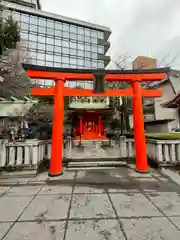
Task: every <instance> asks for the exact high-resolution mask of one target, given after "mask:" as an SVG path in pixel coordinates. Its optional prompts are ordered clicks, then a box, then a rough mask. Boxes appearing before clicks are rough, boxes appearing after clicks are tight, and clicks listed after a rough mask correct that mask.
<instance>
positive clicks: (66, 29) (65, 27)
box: [63, 23, 69, 32]
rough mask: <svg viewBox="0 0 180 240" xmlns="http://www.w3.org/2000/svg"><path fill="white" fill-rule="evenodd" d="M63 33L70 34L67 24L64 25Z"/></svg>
mask: <svg viewBox="0 0 180 240" xmlns="http://www.w3.org/2000/svg"><path fill="white" fill-rule="evenodd" d="M63 31H65V32H69V25H68V24H66V23H63Z"/></svg>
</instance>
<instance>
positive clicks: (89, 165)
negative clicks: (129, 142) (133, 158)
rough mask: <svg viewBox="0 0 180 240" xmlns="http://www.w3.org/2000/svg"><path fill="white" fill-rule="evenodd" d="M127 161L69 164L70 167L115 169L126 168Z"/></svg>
mask: <svg viewBox="0 0 180 240" xmlns="http://www.w3.org/2000/svg"><path fill="white" fill-rule="evenodd" d="M125 165H127V162H126V161H86V162H85V161H79V162H68V168H69V167H100V166H103V167H106V166H107V167H114V166H125Z"/></svg>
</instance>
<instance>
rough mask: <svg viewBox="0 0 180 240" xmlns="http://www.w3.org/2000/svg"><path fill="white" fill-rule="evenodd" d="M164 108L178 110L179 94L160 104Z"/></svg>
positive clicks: (179, 104) (179, 103) (179, 105)
mask: <svg viewBox="0 0 180 240" xmlns="http://www.w3.org/2000/svg"><path fill="white" fill-rule="evenodd" d="M161 106H162V107H164V108H178V107H180V92H179V93H178V94H176V95H175V96H174V97H173V98H172V99H171V100H170V101H167V102H164V103H162V104H161Z"/></svg>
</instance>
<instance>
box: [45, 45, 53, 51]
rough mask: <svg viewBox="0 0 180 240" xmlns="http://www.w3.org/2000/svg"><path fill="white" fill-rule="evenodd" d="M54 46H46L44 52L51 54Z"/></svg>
mask: <svg viewBox="0 0 180 240" xmlns="http://www.w3.org/2000/svg"><path fill="white" fill-rule="evenodd" d="M53 50H54V46H53V45H46V51H48V52H53Z"/></svg>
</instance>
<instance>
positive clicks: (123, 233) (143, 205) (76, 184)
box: [0, 166, 180, 240]
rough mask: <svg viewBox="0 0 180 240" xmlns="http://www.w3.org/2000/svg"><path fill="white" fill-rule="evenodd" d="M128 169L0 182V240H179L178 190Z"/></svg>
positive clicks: (157, 175)
mask: <svg viewBox="0 0 180 240" xmlns="http://www.w3.org/2000/svg"><path fill="white" fill-rule="evenodd" d="M131 167H132V166H131ZM131 167H129V168H126V167H125V168H120V169H119V170H116V171H114V170H113V171H112V170H109V171H108V170H106V171H105V170H103V171H102V170H96V171H92V170H91V171H75V172H65V173H64V175H63V176H62V177H60V178H57V179H52V180H51V179H48V177H47V173H42V174H40V175H38V176H37V177H36V178H33V179H30V178H29V179H16V180H14V179H0V195H1V196H0V239H6V240H7V239H8V240H24V239H25V240H57V239H58V240H59V239H62V240H76V239H77V240H81V239H82V240H85V239H88V240H104V239H105V240H116V239H121V240H125V239H128V240H130V239H132V240H159V239H164V240H170V239H173V240H179V239H180V186H179V185H178V184H177V183H176V182H172V180H171V179H170V178H169V177H167V176H164V175H163V174H162V173H159V172H157V171H155V170H152V173H151V174H149V175H141V174H138V173H136V172H134V169H132V168H131ZM179 178H180V177H179ZM179 178H178V177H177V179H176V180H179Z"/></svg>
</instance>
